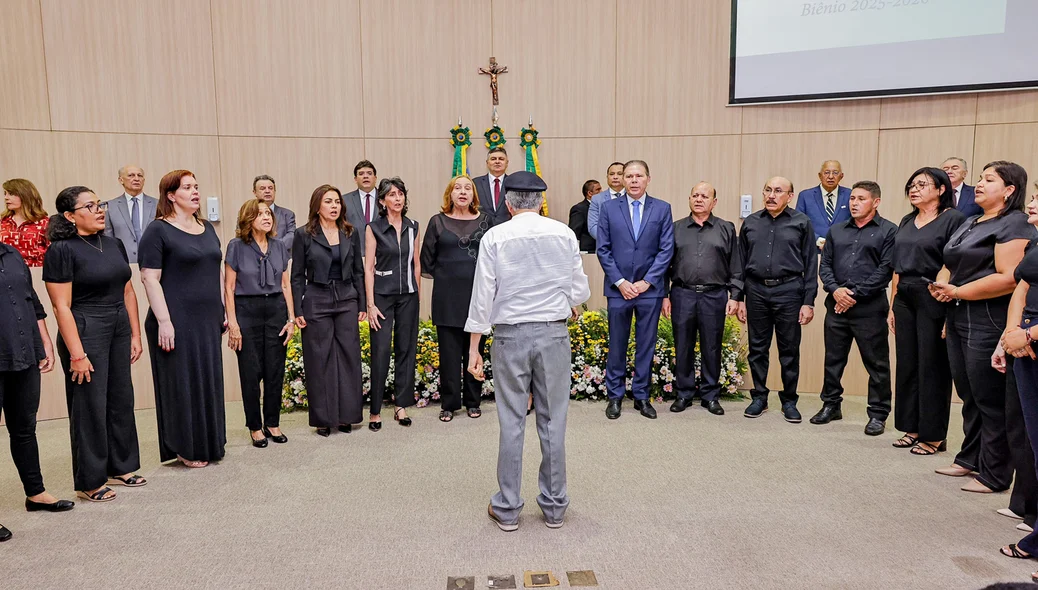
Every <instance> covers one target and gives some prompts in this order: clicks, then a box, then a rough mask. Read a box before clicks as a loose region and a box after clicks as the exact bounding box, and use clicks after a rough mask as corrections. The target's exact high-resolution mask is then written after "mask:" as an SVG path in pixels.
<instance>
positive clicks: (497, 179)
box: [472, 146, 512, 227]
mask: <svg viewBox="0 0 1038 590" xmlns="http://www.w3.org/2000/svg"><path fill="white" fill-rule="evenodd" d="M506 170H508V152H506V151H505V148H503V147H501V146H497V147H496V148H493V149H492V150H490V151H489V152H487V173H486V174H484V175H483V176H477V177H475V178H473V179H472V182H473V183H474V184H475V185H476V194H477V195H479V208H480V209H481V210H482V211H483V213H486V214H487V216H488V217H489V218H490V219H489V221H490V227H494V226H495V225H500V224H502V223H504V222H506V221H508V220H509V219H511V218H512V214H511V213H509V212H508V206H507V205H505V190H504V186H505V177H506V176H508V174H506V173H505V171H506Z"/></svg>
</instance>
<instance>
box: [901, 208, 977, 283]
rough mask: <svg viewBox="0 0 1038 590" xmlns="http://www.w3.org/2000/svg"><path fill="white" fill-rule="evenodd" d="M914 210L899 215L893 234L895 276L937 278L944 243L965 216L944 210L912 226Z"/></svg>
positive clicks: (915, 213)
mask: <svg viewBox="0 0 1038 590" xmlns="http://www.w3.org/2000/svg"><path fill="white" fill-rule="evenodd" d="M917 215H918V212H917V211H913V212H911V213H909V214H908V215H905V216H904V217H902V218H901V223H899V224H898V227H897V235H896V236H895V237H894V272H896V273H897V274H898V276H901V275H904V276H906V277H926V278H928V279H930V280H935V279H936V278H937V273H939V272H941V267H943V266H944V246H945V244H947V243H948V241H949V240H950V239H951V236H952V234H953V233H955V230H957V229H959V226H960V225H962V222H963V221H964V220H965V219H966V216H965V215H963V214H962V213H960V212H959V211H956V210H955V209H945V210H944V211H942V212H941V213H939V214H938V215H937V217H936V218H935V219H933V220H932V221H931V222H930V223H927V224H926V225H924V226H923V227H921V228H920V227H916V226H915V218H916V216H917Z"/></svg>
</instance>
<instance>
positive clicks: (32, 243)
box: [0, 216, 50, 266]
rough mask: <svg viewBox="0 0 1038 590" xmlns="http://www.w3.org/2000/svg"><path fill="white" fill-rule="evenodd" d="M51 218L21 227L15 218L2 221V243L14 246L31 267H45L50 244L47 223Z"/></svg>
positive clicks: (6, 218)
mask: <svg viewBox="0 0 1038 590" xmlns="http://www.w3.org/2000/svg"><path fill="white" fill-rule="evenodd" d="M48 221H50V218H49V217H44V218H43V219H41V220H39V221H27V222H25V223H23V224H21V225H17V224H16V223H15V222H14V216H9V217H5V218H3V219H0V242H3V243H5V244H7V245H9V246H13V247H14V249H15V250H18V252H19V253H20V254H21V255H22V258H24V259H25V264H27V265H29V266H43V255H44V254H46V253H47V247H48V246H50V242H48V241H47V222H48Z"/></svg>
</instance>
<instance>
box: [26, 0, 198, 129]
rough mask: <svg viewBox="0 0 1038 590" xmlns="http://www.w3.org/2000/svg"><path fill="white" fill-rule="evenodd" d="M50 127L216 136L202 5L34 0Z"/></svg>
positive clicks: (187, 0) (170, 0) (176, 0)
mask: <svg viewBox="0 0 1038 590" xmlns="http://www.w3.org/2000/svg"><path fill="white" fill-rule="evenodd" d="M41 2H42V8H43V36H44V40H45V43H46V50H47V81H48V84H49V88H50V109H51V116H52V124H53V128H54V129H57V130H64V131H107V132H126V133H173V134H200V135H206V134H216V132H217V129H216V102H215V91H214V84H215V82H214V80H213V43H212V29H211V23H210V18H209V6H210V2H209V1H208V0H150V1H148V2H136V1H134V0H103V1H102V0H41Z"/></svg>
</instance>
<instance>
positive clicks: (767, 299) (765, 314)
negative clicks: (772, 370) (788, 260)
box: [746, 278, 813, 404]
mask: <svg viewBox="0 0 1038 590" xmlns="http://www.w3.org/2000/svg"><path fill="white" fill-rule="evenodd" d="M812 280H813V279H812ZM803 305H804V286H803V283H802V282H801V281H796V280H795V281H791V282H788V283H783V284H781V285H776V286H774V287H768V286H766V285H764V284H763V283H760V282H757V281H756V280H755V279H752V278H748V279H747V280H746V321H747V324H749V327H748V332H749V353H748V354H747V360H748V361H749V364H750V375H752V376H753V389H752V390H750V395H752V396H753V399H764V401H767V399H768V366H769V365H770V360H771V359H770V354H771V337H772V334H773V333H774V335H775V338H776V339H777V340H778V357H779V364H780V365H781V368H782V391H780V392H779V399H780V400H781V401H782V403H783V404H785V403H790V402H791V403H796V402H797V400H798V399H800V396H798V395H797V385H798V384H799V382H800V338H801V334H802V331H801V326H800V308H801V307H802V306H803Z"/></svg>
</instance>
